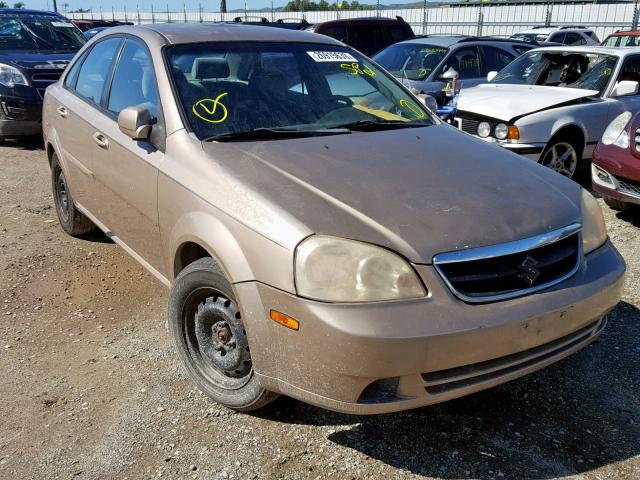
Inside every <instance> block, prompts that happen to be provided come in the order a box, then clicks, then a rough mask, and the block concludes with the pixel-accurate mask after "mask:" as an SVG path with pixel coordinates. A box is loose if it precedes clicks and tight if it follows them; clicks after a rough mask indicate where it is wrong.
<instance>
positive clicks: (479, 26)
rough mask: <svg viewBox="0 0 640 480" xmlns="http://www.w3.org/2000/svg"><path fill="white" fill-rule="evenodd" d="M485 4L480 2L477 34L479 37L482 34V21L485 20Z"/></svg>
mask: <svg viewBox="0 0 640 480" xmlns="http://www.w3.org/2000/svg"><path fill="white" fill-rule="evenodd" d="M483 9H484V5H483V4H482V3H481V4H480V10H479V11H478V33H477V34H476V35H477V36H478V37H481V36H482V23H483V22H484V11H483Z"/></svg>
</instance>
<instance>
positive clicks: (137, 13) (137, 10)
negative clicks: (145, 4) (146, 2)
mask: <svg viewBox="0 0 640 480" xmlns="http://www.w3.org/2000/svg"><path fill="white" fill-rule="evenodd" d="M136 16H137V17H138V25H140V24H141V23H142V22H141V21H140V7H139V6H138V5H137V4H136Z"/></svg>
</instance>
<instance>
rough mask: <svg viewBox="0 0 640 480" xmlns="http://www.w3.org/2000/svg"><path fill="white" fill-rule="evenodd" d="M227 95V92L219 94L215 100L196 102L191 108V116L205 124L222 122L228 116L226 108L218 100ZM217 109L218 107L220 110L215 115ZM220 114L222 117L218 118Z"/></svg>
mask: <svg viewBox="0 0 640 480" xmlns="http://www.w3.org/2000/svg"><path fill="white" fill-rule="evenodd" d="M227 94H228V92H224V93H221V94H220V95H218V96H217V97H216V98H215V100H214V99H212V98H203V99H202V100H198V101H197V102H196V103H195V104H194V105H193V107H192V108H191V110H192V111H193V114H194V115H195V116H196V117H198V118H199V119H200V120H204V121H205V122H209V123H222V122H224V121H225V120H226V119H227V115H228V114H229V112H228V111H227V107H226V106H225V105H224V103H222V102H221V101H220V99H221V98H222V97H224V96H225V95H227ZM218 107H220V108H221V110H220V111H219V113H218V114H217V115H216V112H217V111H218ZM220 113H222V116H220Z"/></svg>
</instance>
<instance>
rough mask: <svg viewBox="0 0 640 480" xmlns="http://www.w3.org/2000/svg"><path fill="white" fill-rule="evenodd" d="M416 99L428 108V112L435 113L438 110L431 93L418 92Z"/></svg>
mask: <svg viewBox="0 0 640 480" xmlns="http://www.w3.org/2000/svg"><path fill="white" fill-rule="evenodd" d="M416 97H418V100H420V102H421V103H422V104H423V105H424V106H425V107H427V109H429V111H430V112H432V113H436V111H437V110H438V102H437V101H436V99H435V98H433V97H432V96H431V95H427V94H426V93H419V94H417V95H416Z"/></svg>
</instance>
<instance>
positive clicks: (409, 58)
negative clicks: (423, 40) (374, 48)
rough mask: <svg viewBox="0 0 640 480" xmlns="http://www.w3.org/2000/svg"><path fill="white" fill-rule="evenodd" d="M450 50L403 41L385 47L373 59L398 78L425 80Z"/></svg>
mask: <svg viewBox="0 0 640 480" xmlns="http://www.w3.org/2000/svg"><path fill="white" fill-rule="evenodd" d="M448 51H449V49H448V48H445V47H441V46H438V45H425V44H419V43H401V44H395V45H391V46H390V47H387V48H385V49H384V50H383V51H381V52H380V53H378V54H377V55H375V56H374V57H373V59H374V60H375V61H376V62H377V63H378V64H379V65H380V66H382V67H384V68H385V69H387V70H388V71H389V72H391V73H393V75H395V76H396V77H398V78H405V77H406V78H408V79H409V80H424V79H425V78H426V77H427V76H428V75H429V74H430V73H431V72H432V71H433V70H434V69H435V68H436V67H437V66H438V65H439V64H440V62H441V61H442V59H443V58H444V57H445V55H446V54H447V52H448Z"/></svg>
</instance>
